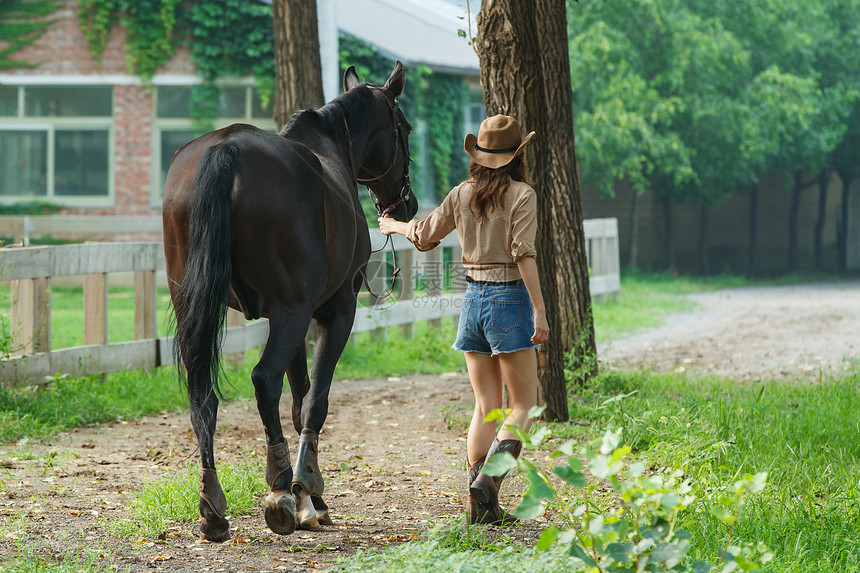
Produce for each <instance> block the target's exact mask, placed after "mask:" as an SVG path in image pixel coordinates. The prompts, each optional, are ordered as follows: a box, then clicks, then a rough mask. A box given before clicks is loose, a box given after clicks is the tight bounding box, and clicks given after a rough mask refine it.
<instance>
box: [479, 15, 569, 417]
mask: <svg viewBox="0 0 860 573" xmlns="http://www.w3.org/2000/svg"><path fill="white" fill-rule="evenodd" d="M557 1H561V0H557ZM530 4H531V3H526V2H514V1H511V0H504V1H503V0H485V1H484V2H482V4H481V10H480V12H479V14H478V36H477V39H476V44H477V50H478V54H479V57H480V61H481V87H482V88H483V91H484V106H485V108H486V110H487V114H488V115H495V114H497V113H504V114H507V115H511V116H513V117H515V118H516V119H517V120H518V121H519V123H520V125H521V126H522V129H523V130H524V131H526V132H528V131H531V130H534V131H535V132H537V137H535V138H534V140H533V142H532V144H531V145H530V146H529V147H528V151H527V160H528V162H529V165H530V166H531V178H532V181H533V182H534V184H535V190H536V191H537V193H538V213H537V219H538V236H537V250H538V270H539V273H540V280H541V290H542V292H543V296H544V301H545V304H546V309H547V322H548V325H549V330H550V338H549V340H548V341H547V342H546V343H545V344H543V345H542V347H541V351H540V386H541V388H540V389H541V393H542V398H543V400H544V401H545V403H546V406H547V408H546V412H545V416H546V417H547V418H548V419H551V420H552V419H555V420H561V421H564V420H567V419H568V418H569V414H568V406H567V389H566V384H565V378H564V342H565V341H564V340H563V339H562V336H561V328H562V321H561V316H560V315H561V312H560V309H559V299H558V278H557V270H556V267H557V263H558V259H557V256H558V253H557V251H556V248H555V245H556V243H555V241H556V238H555V232H573V230H572V229H554V228H553V224H552V221H553V214H552V203H553V199H554V193H555V191H554V188H553V185H552V184H551V179H550V169H549V166H550V161H551V159H550V157H551V156H550V143H549V140H548V139H547V135H548V134H549V133H550V129H549V126H548V121H547V108H546V97H545V92H544V85H543V81H542V76H543V73H542V68H541V61H540V58H539V55H538V52H539V48H538V46H539V43H538V34H537V27H536V23H535V9H534V6H533V5H530ZM568 128H569V129H570V130H571V131H572V128H573V125H572V124H570V125H569V126H568ZM569 137H570V138H571V139H572V138H573V134H572V133H569ZM571 168H572V166H571ZM564 310H565V311H566V310H567V309H564Z"/></svg>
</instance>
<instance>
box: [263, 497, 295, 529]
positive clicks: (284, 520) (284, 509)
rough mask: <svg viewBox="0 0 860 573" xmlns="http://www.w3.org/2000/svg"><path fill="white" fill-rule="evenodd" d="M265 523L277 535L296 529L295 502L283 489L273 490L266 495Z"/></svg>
mask: <svg viewBox="0 0 860 573" xmlns="http://www.w3.org/2000/svg"><path fill="white" fill-rule="evenodd" d="M265 516H266V525H268V526H269V529H271V530H272V531H273V532H275V533H277V534H278V535H289V534H290V533H292V532H293V531H295V530H296V502H295V500H294V499H293V496H292V495H290V494H289V493H286V492H283V491H273V492H271V493H270V494H269V495H268V496H267V497H266V513H265Z"/></svg>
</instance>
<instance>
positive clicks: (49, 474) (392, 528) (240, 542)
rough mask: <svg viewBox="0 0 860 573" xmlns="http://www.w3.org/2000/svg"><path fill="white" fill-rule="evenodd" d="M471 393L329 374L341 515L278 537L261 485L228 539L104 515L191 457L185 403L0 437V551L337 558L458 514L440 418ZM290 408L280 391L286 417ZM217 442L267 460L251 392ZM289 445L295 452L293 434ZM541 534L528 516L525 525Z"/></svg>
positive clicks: (250, 559)
mask: <svg viewBox="0 0 860 573" xmlns="http://www.w3.org/2000/svg"><path fill="white" fill-rule="evenodd" d="M471 404H472V398H471V389H470V387H469V382H468V378H466V377H465V376H463V375H462V374H450V375H442V376H424V375H420V376H413V377H406V378H402V379H399V378H390V379H387V380H386V379H377V380H361V381H343V382H337V383H335V384H334V386H333V389H332V394H331V411H330V412H331V413H330V415H329V418H328V422H327V424H326V427H325V429H324V431H323V433H322V434H321V438H320V450H321V451H320V465H321V468H322V470H323V474H324V476H325V478H326V499H327V501H328V503H329V505H330V506H331V509H332V516H333V519H334V521H335V524H334V525H332V526H327V527H325V529H323V530H322V531H314V532H308V531H297V532H296V533H294V534H293V535H290V536H285V537H280V536H277V535H274V534H272V533H271V532H270V531H269V530H268V529H266V526H265V521H264V520H263V517H262V508H263V503H262V499H263V496H262V495H261V496H260V502H259V508H258V509H257V510H256V511H254V512H253V513H252V514H251V515H249V516H239V517H235V518H233V519H232V520H231V525H232V527H233V531H232V536H233V540H232V542H229V543H225V544H221V545H219V544H211V543H201V542H200V541H198V540H197V539H196V537H195V536H194V532H195V530H196V525H191V524H179V525H177V526H175V527H171V528H170V529H169V531H167V532H166V535H164V536H162V537H164V538H163V539H149V540H144V541H143V542H142V543H141V542H135V541H132V540H129V539H126V538H122V537H118V536H116V535H114V534H112V533H111V528H110V523H111V522H112V521H115V520H117V519H121V518H123V517H124V516H125V513H124V511H123V508H124V507H125V506H126V505H127V504H128V503H129V501H130V499H131V497H132V494H133V493H134V492H136V491H139V490H140V487H141V486H142V485H143V484H145V483H146V482H152V481H154V480H157V479H159V478H161V477H162V476H165V475H169V474H174V473H175V472H181V471H184V469H185V468H186V467H187V463H188V459H189V457H191V456H193V457H192V459H193V460H195V463H196V451H195V445H196V444H195V440H194V439H193V435H192V433H191V431H190V425H189V422H188V419H187V415H185V414H169V415H162V416H155V417H148V418H145V419H142V420H138V421H133V422H119V423H115V424H108V425H106V426H104V427H102V428H99V429H83V430H79V431H75V432H72V433H71V434H70V435H68V436H64V437H63V438H61V439H59V440H57V441H56V442H55V443H53V444H50V445H43V444H32V445H24V446H15V447H2V446H0V555H3V556H6V557H13V556H16V555H19V554H20V552H21V551H22V550H24V549H26V550H27V551H29V552H30V553H31V555H41V556H43V557H48V556H49V555H50V554H53V555H54V556H55V557H56V555H57V554H62V553H64V552H66V551H68V550H70V549H75V548H78V547H81V546H82V544H84V545H86V546H88V547H89V548H90V549H94V550H96V551H98V552H101V553H103V554H104V555H110V556H111V559H112V561H113V562H114V563H115V564H117V565H118V566H120V567H122V568H127V569H129V570H131V571H308V570H319V569H325V568H327V565H330V563H331V562H333V561H334V559H336V558H337V557H338V556H344V555H348V554H351V553H353V552H355V551H356V550H358V549H368V548H372V547H380V546H385V545H391V544H395V543H400V542H403V541H407V540H410V539H414V538H415V534H416V533H417V532H420V531H422V530H423V529H424V528H425V527H426V524H427V521H428V520H438V519H439V518H443V517H445V516H451V515H457V514H460V513H461V512H462V509H463V499H464V497H463V496H464V489H465V485H464V470H463V469H462V468H464V467H465V466H464V465H463V458H464V455H465V437H464V436H463V435H462V432H461V429H462V428H463V425H462V423H461V424H458V425H456V426H455V427H453V428H451V429H449V427H448V424H446V421H445V420H446V419H448V418H450V417H451V416H454V417H458V416H459V417H460V418H461V419H463V416H468V414H469V413H470V411H471ZM289 407H290V403H289V400H288V399H285V400H284V401H283V402H282V404H281V411H282V418H283V419H284V420H285V421H286V420H289V419H290V418H289ZM216 440H217V443H216V447H217V450H216V455H217V460H218V462H219V463H225V462H226V463H229V462H234V463H235V462H237V461H238V460H239V459H240V458H247V457H248V456H259V458H260V459H261V460H264V459H265V442H264V440H263V433H262V426H261V424H260V421H259V418H258V416H257V412H256V407H255V405H254V404H253V403H252V402H248V401H243V402H239V403H233V404H228V405H226V406H224V407H222V409H221V412H220V414H219V428H218V433H217V436H216ZM291 449H292V456H293V457H294V456H295V442H292V443H291ZM27 458H30V459H27ZM261 464H262V461H261ZM510 502H511V503H513V500H512V499H511V500H510ZM539 533H540V531H539V530H538V529H537V528H536V527H535V528H534V531H532V529H529V528H527V529H525V530H523V531H522V532H521V533H520V534H519V535H521V536H523V537H525V538H526V539H527V538H530V537H534V536H536V535H538V534H539ZM22 543H23V544H25V545H23V547H22ZM2 562H3V560H0V564H2ZM0 569H2V567H1V566H0Z"/></svg>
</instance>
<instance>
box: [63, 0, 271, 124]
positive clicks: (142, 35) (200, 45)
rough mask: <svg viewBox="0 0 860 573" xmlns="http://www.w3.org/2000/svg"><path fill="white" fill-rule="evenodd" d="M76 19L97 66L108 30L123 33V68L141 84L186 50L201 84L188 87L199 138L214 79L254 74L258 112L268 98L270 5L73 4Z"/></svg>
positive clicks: (221, 0) (97, 0)
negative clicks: (119, 27)
mask: <svg viewBox="0 0 860 573" xmlns="http://www.w3.org/2000/svg"><path fill="white" fill-rule="evenodd" d="M78 15H79V19H80V22H81V27H82V28H83V30H84V33H85V35H86V38H87V41H88V42H89V44H90V49H91V51H92V54H93V58H94V59H95V60H96V63H99V62H101V58H102V55H103V53H104V50H105V46H106V45H107V38H108V35H109V34H110V31H111V30H112V29H113V28H114V26H116V25H117V24H119V23H121V24H122V25H123V26H124V27H125V28H127V29H128V39H127V42H126V49H127V54H128V55H127V59H126V63H127V65H128V69H129V71H130V72H132V73H134V74H136V75H138V76H140V77H141V78H142V79H143V80H144V81H145V82H150V81H151V80H152V77H153V75H154V74H155V72H156V71H157V70H158V68H159V67H161V66H163V65H164V64H165V63H167V62H168V61H170V59H171V58H172V57H173V56H174V55H176V52H177V50H178V48H179V47H180V46H181V45H183V44H187V45H188V46H189V48H190V49H191V58H192V60H193V61H194V63H195V64H196V65H197V74H198V75H199V76H200V77H201V79H202V80H203V81H202V83H201V84H198V85H195V86H193V87H192V90H191V109H190V110H189V112H190V114H191V117H192V118H193V119H194V123H195V129H196V130H197V131H198V132H205V131H208V130H210V129H211V128H212V120H214V119H215V116H216V114H217V111H218V88H217V87H216V85H215V80H216V79H217V78H219V77H222V76H225V75H233V76H246V75H253V76H254V77H255V78H256V87H257V90H258V93H259V94H260V97H261V99H262V100H263V104H264V105H266V103H267V101H268V100H269V99H270V98H271V96H272V94H273V93H274V85H275V84H274V75H275V64H274V52H273V42H272V11H271V7H270V6H265V5H263V4H261V3H257V2H247V1H246V0H198V1H195V2H181V0H78Z"/></svg>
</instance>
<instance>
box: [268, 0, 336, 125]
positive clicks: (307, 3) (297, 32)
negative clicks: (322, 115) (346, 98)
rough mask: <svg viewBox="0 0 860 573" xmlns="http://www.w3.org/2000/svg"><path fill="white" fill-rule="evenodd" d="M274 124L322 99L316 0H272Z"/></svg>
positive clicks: (283, 121) (318, 102)
mask: <svg viewBox="0 0 860 573" xmlns="http://www.w3.org/2000/svg"><path fill="white" fill-rule="evenodd" d="M272 20H273V31H274V45H275V74H276V85H277V89H276V91H275V112H274V114H275V124H276V125H278V126H283V125H284V124H285V123H287V120H288V119H289V118H290V116H291V115H292V114H293V113H295V112H296V111H298V110H300V109H306V108H318V107H320V106H322V105H323V104H324V103H325V97H324V96H323V86H322V67H321V64H320V41H319V25H318V23H317V3H316V0H273V1H272Z"/></svg>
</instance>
